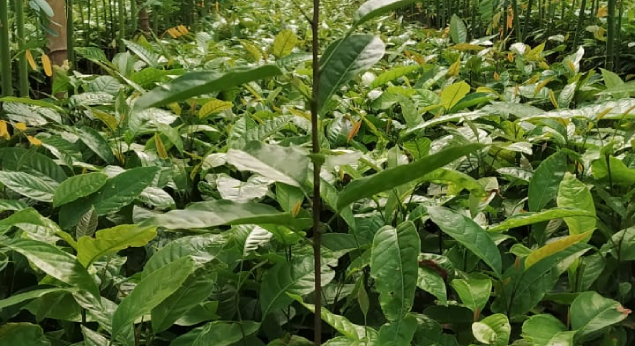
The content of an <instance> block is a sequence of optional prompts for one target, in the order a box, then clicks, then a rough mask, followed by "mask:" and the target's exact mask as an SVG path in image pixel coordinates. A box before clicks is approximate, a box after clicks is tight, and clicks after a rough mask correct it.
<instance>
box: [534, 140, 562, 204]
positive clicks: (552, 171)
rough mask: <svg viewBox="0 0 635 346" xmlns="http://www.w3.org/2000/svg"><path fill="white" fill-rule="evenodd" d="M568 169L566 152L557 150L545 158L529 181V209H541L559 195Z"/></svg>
mask: <svg viewBox="0 0 635 346" xmlns="http://www.w3.org/2000/svg"><path fill="white" fill-rule="evenodd" d="M566 171H567V161H566V155H565V154H564V152H561V151H559V152H557V153H555V154H553V155H551V156H549V157H548V158H546V159H544V160H543V161H542V162H541V163H540V165H539V166H538V168H537V169H536V171H535V172H534V175H533V176H532V178H531V180H530V181H529V192H528V193H529V195H528V197H529V211H533V212H535V211H541V210H542V209H543V208H544V207H545V206H546V205H547V203H549V202H550V201H552V200H554V199H555V198H556V196H557V195H558V187H559V185H560V182H561V181H562V179H563V178H564V174H565V172H566Z"/></svg>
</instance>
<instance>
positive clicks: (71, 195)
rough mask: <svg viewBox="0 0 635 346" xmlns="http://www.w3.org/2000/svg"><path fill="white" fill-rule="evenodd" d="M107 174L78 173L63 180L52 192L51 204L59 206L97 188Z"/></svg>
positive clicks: (104, 180)
mask: <svg viewBox="0 0 635 346" xmlns="http://www.w3.org/2000/svg"><path fill="white" fill-rule="evenodd" d="M107 180H108V176H107V175H106V174H103V173H87V174H79V175H76V176H73V177H70V178H68V179H66V180H64V181H63V182H62V183H61V184H60V185H59V186H58V187H57V188H56V189H55V193H54V194H53V206H54V207H59V206H61V205H64V204H66V203H70V202H73V201H75V200H77V199H79V198H82V197H86V196H88V195H90V194H92V193H94V192H96V191H97V190H99V189H100V188H101V187H102V186H104V184H106V181H107Z"/></svg>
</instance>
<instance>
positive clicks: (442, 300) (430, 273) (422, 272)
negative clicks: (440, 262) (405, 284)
mask: <svg viewBox="0 0 635 346" xmlns="http://www.w3.org/2000/svg"><path fill="white" fill-rule="evenodd" d="M417 287H419V288H421V289H422V290H424V291H426V292H428V293H430V294H432V295H433V296H435V297H436V298H437V299H438V300H439V304H440V305H446V304H447V301H448V294H447V289H446V287H445V281H443V278H442V277H441V275H439V274H438V273H437V272H435V271H434V270H432V269H430V268H427V267H420V268H419V276H418V277H417Z"/></svg>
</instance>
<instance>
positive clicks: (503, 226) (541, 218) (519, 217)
mask: <svg viewBox="0 0 635 346" xmlns="http://www.w3.org/2000/svg"><path fill="white" fill-rule="evenodd" d="M567 217H578V218H580V219H582V218H584V219H592V220H595V212H593V213H591V212H589V211H586V210H582V209H570V208H551V209H547V210H544V211H541V212H536V213H532V212H528V213H520V214H516V215H514V216H512V217H510V218H508V219H507V220H505V221H503V222H501V223H499V224H497V225H493V226H492V227H490V228H488V229H487V230H488V231H490V232H502V231H505V230H508V229H512V228H516V227H522V226H527V225H533V224H535V223H540V222H545V221H549V220H553V219H560V218H567Z"/></svg>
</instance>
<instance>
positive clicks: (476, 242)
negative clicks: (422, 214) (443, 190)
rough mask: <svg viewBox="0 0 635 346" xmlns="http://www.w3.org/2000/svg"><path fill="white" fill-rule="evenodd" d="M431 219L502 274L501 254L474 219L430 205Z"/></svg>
mask: <svg viewBox="0 0 635 346" xmlns="http://www.w3.org/2000/svg"><path fill="white" fill-rule="evenodd" d="M428 214H429V215H430V219H432V221H433V222H434V223H436V224H437V225H438V226H439V228H441V230H442V231H443V232H444V233H446V234H448V235H449V236H451V237H452V238H454V239H455V240H456V241H458V242H459V243H460V244H461V245H463V246H465V247H466V248H467V249H468V250H470V251H472V252H473V253H474V254H475V255H476V256H478V257H479V258H480V259H482V260H483V262H485V264H487V265H488V266H489V267H490V268H492V270H494V273H495V274H496V275H497V276H500V275H501V270H502V260H501V254H500V251H499V250H498V247H497V246H496V243H494V241H493V240H492V238H491V237H490V235H489V234H488V233H487V232H486V231H484V230H483V229H482V228H481V227H480V226H479V225H478V224H477V223H476V222H474V221H473V220H472V219H470V218H468V217H466V216H463V215H461V214H459V213H457V212H454V211H452V210H449V209H447V208H443V207H429V208H428Z"/></svg>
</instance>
